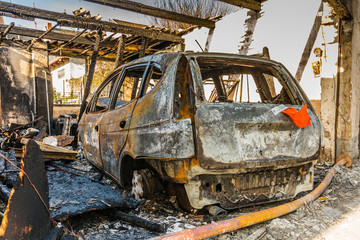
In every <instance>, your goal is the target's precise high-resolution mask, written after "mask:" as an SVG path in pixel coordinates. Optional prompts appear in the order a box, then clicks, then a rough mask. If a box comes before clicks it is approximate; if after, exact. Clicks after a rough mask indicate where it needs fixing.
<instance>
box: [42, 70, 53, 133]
mask: <svg viewBox="0 0 360 240" xmlns="http://www.w3.org/2000/svg"><path fill="white" fill-rule="evenodd" d="M43 72H44V73H45V92H46V111H47V119H48V127H49V135H51V125H50V109H49V91H48V84H47V72H46V71H45V70H43Z"/></svg>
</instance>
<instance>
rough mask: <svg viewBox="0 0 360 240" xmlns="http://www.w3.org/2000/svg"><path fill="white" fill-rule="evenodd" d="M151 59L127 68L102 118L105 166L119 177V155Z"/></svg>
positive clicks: (112, 174)
mask: <svg viewBox="0 0 360 240" xmlns="http://www.w3.org/2000/svg"><path fill="white" fill-rule="evenodd" d="M148 68H149V63H140V64H135V65H131V66H127V67H125V68H124V70H123V73H122V76H121V77H120V79H119V81H118V83H117V85H116V90H115V91H114V94H113V95H112V99H111V102H110V106H109V111H107V112H106V113H105V114H104V116H103V117H102V119H101V123H100V125H101V134H100V143H101V150H102V151H101V158H102V160H103V162H104V170H105V171H106V172H107V173H108V174H109V175H111V176H112V177H113V178H115V179H119V178H120V176H119V158H120V153H121V151H122V149H123V147H124V145H125V143H126V140H127V136H128V132H129V126H130V122H131V117H132V113H133V110H134V107H135V105H136V102H137V99H138V98H137V96H138V94H139V90H140V86H141V84H142V82H143V79H144V77H145V75H146V72H147V71H148Z"/></svg>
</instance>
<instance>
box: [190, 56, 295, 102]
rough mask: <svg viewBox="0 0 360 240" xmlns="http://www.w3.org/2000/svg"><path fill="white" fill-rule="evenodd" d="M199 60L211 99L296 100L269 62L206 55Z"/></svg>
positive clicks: (207, 95)
mask: <svg viewBox="0 0 360 240" xmlns="http://www.w3.org/2000/svg"><path fill="white" fill-rule="evenodd" d="M229 61H230V62H229ZM197 62H198V64H199V66H200V70H201V76H202V79H203V87H204V92H205V98H206V100H207V101H208V102H234V103H274V104H296V102H295V100H294V98H293V96H292V94H291V92H290V91H289V89H288V88H287V86H286V85H285V81H284V80H283V79H282V78H281V76H280V74H279V73H278V72H277V70H275V69H274V68H272V67H271V66H269V65H264V64H261V63H249V62H246V63H244V62H241V61H239V60H236V61H235V60H229V59H219V58H218V59H214V58H204V57H202V58H197Z"/></svg>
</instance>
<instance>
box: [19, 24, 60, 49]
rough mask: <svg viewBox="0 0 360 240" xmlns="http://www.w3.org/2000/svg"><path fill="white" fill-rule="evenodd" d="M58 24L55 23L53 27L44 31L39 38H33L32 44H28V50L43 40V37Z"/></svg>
mask: <svg viewBox="0 0 360 240" xmlns="http://www.w3.org/2000/svg"><path fill="white" fill-rule="evenodd" d="M57 26H58V24H55V25H54V26H53V27H52V28H50V29H48V30H47V31H46V32H44V33H43V34H41V35H40V36H39V37H38V38H34V39H33V40H31V44H30V45H29V46H28V48H27V49H26V50H28V51H29V50H30V49H31V47H32V46H33V45H34V44H35V43H36V42H37V41H39V40H41V39H42V38H43V37H45V36H46V34H48V33H49V32H51V31H52V30H54V29H55V28H56V27H57Z"/></svg>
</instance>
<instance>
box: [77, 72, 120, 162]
mask: <svg viewBox="0 0 360 240" xmlns="http://www.w3.org/2000/svg"><path fill="white" fill-rule="evenodd" d="M119 76H120V70H117V71H115V72H114V73H112V74H111V75H110V76H109V77H108V78H107V79H106V80H105V81H104V82H103V83H102V84H101V85H100V86H99V88H98V89H97V91H96V92H95V94H94V96H93V97H92V99H91V100H90V103H89V104H88V106H87V109H86V113H85V115H84V116H83V118H82V119H81V121H80V123H79V129H81V130H80V132H79V136H80V137H81V139H82V141H83V145H84V153H85V156H86V157H87V159H88V160H89V161H91V162H92V163H93V164H95V165H96V166H97V167H99V168H103V163H102V161H101V148H100V139H99V133H100V132H101V125H100V122H101V119H102V118H103V116H104V114H105V113H106V112H107V110H108V106H109V102H110V96H111V93H112V90H113V87H114V85H115V82H116V80H117V79H118V77H119Z"/></svg>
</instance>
